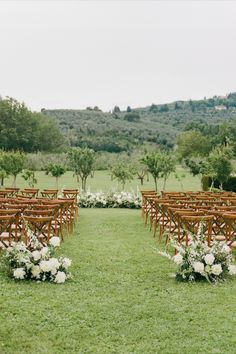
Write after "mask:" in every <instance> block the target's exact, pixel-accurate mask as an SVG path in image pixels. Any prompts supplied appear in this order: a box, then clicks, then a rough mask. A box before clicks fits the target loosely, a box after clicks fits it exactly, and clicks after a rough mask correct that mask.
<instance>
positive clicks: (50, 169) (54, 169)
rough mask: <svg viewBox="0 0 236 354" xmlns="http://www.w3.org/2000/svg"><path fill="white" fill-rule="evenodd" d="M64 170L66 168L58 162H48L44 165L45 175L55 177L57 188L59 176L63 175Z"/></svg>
mask: <svg viewBox="0 0 236 354" xmlns="http://www.w3.org/2000/svg"><path fill="white" fill-rule="evenodd" d="M65 172H66V169H65V167H64V166H62V165H60V164H52V163H51V164H49V165H48V166H47V167H46V175H49V174H50V175H51V176H52V177H55V178H56V187H57V189H59V188H58V187H59V178H60V177H61V176H62V175H64V173H65Z"/></svg>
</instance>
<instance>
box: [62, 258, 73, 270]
mask: <svg viewBox="0 0 236 354" xmlns="http://www.w3.org/2000/svg"><path fill="white" fill-rule="evenodd" d="M71 263H72V262H71V259H69V258H63V260H62V265H63V267H64V268H65V269H67V268H69V267H70V266H71Z"/></svg>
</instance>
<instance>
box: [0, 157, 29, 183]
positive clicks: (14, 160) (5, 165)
mask: <svg viewBox="0 0 236 354" xmlns="http://www.w3.org/2000/svg"><path fill="white" fill-rule="evenodd" d="M24 164H25V154H24V153H22V152H20V151H16V152H2V153H1V157H0V165H1V170H4V171H5V173H6V175H10V176H13V186H14V187H16V177H17V175H18V174H19V173H20V172H22V170H23V168H24Z"/></svg>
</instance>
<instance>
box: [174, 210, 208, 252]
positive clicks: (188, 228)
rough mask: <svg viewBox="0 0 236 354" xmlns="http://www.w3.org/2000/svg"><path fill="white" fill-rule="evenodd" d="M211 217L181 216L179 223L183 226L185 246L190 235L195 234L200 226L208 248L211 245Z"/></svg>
mask: <svg viewBox="0 0 236 354" xmlns="http://www.w3.org/2000/svg"><path fill="white" fill-rule="evenodd" d="M213 218H214V216H213V215H207V216H206V215H202V216H200V215H198V216H185V215H182V216H181V223H182V224H183V229H184V230H183V231H184V232H183V238H185V243H186V245H188V244H189V240H190V236H189V235H190V233H192V234H197V232H198V230H199V227H200V224H201V225H202V227H203V233H204V234H205V236H206V241H207V244H208V246H210V245H211V239H212V223H213Z"/></svg>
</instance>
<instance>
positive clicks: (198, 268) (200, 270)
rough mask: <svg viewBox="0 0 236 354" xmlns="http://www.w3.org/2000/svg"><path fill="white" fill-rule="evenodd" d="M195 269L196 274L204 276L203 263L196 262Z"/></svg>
mask: <svg viewBox="0 0 236 354" xmlns="http://www.w3.org/2000/svg"><path fill="white" fill-rule="evenodd" d="M193 269H194V271H195V272H196V273H200V274H202V273H203V272H204V264H203V263H202V262H194V263H193Z"/></svg>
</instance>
